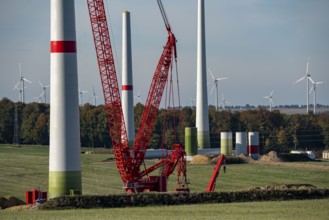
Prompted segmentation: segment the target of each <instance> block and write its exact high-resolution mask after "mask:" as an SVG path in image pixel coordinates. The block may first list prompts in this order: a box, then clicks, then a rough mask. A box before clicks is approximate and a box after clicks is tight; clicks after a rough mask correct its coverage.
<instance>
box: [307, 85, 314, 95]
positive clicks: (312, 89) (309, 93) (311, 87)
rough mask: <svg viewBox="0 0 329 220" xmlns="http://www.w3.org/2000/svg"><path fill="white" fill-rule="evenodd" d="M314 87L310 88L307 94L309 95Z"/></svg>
mask: <svg viewBox="0 0 329 220" xmlns="http://www.w3.org/2000/svg"><path fill="white" fill-rule="evenodd" d="M313 89H314V86H312V87H311V89H310V91H309V92H308V94H311V92H312V91H313Z"/></svg>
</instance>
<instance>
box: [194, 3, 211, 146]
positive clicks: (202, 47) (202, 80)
mask: <svg viewBox="0 0 329 220" xmlns="http://www.w3.org/2000/svg"><path fill="white" fill-rule="evenodd" d="M204 17H205V16H204V0H198V45H197V94H196V98H197V100H196V127H197V129H198V148H199V149H205V148H210V135H209V115H208V93H207V63H206V39H205V35H206V34H205V18H204Z"/></svg>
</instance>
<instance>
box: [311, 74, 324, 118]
mask: <svg viewBox="0 0 329 220" xmlns="http://www.w3.org/2000/svg"><path fill="white" fill-rule="evenodd" d="M309 79H310V81H311V83H312V85H313V86H312V87H311V89H310V92H309V94H311V92H312V90H313V93H314V96H313V101H314V104H313V114H315V107H316V87H317V86H318V85H321V84H323V83H327V81H324V82H315V81H314V80H313V79H312V78H311V77H309Z"/></svg>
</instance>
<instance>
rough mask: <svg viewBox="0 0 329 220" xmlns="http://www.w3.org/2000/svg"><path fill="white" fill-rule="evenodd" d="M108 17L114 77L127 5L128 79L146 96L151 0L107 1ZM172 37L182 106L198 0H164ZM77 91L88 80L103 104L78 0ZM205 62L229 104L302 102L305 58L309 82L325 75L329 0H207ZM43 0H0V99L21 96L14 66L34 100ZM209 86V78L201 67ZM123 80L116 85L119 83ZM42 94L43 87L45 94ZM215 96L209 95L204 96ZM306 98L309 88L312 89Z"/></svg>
mask: <svg viewBox="0 0 329 220" xmlns="http://www.w3.org/2000/svg"><path fill="white" fill-rule="evenodd" d="M106 2H107V8H108V12H109V13H110V17H109V15H108V19H109V21H110V22H109V23H110V26H111V30H112V35H111V37H112V39H111V41H112V45H113V47H114V48H115V51H114V53H115V54H116V56H115V61H116V69H117V72H118V78H119V79H120V81H121V31H122V28H121V27H122V11H123V10H129V11H130V12H131V25H132V53H133V80H134V91H135V95H136V93H137V92H138V91H140V96H141V100H142V102H145V100H146V95H147V92H148V89H149V86H150V82H151V79H152V75H153V73H154V70H155V67H156V65H157V62H158V59H159V58H160V55H161V53H162V50H163V46H164V45H165V43H166V40H167V33H166V30H165V26H164V24H163V21H162V17H161V14H160V11H159V9H158V6H157V3H156V0H138V1H137V0H124V1H123V0H112V1H110V0H108V1H106ZM162 2H163V5H164V7H165V10H166V12H167V16H168V19H169V22H170V24H171V26H172V30H173V32H174V34H175V35H176V38H177V41H178V42H177V47H178V49H177V50H178V70H179V80H180V90H181V102H182V105H190V104H191V100H190V97H192V98H195V96H196V85H195V82H196V42H197V25H196V24H197V0H179V1H177V0H163V1H162ZM75 4H76V28H77V44H78V71H79V73H78V74H79V88H80V89H81V90H88V91H90V93H89V94H84V102H85V101H90V96H91V91H92V87H93V86H95V90H96V93H97V95H98V96H100V98H99V99H98V100H97V102H98V103H103V97H102V93H101V85H100V77H99V74H98V67H97V63H96V57H95V49H94V46H93V40H92V37H91V28H90V22H89V17H88V16H89V15H88V9H87V5H86V1H85V0H76V1H75ZM205 10H206V40H207V42H206V45H207V67H208V68H210V69H211V70H212V72H213V73H214V74H215V76H217V77H224V76H226V77H229V79H227V80H225V81H221V82H220V83H219V95H220V96H222V94H224V95H225V99H226V100H227V101H229V102H230V104H231V105H245V104H251V105H266V104H267V100H266V99H264V98H263V97H264V96H267V95H269V94H270V92H271V91H272V90H274V94H273V101H274V104H275V105H280V104H299V105H302V104H305V103H306V81H302V82H300V83H299V84H297V85H293V84H292V82H294V81H296V80H297V79H299V78H301V77H302V76H303V75H304V74H305V69H306V58H307V57H310V70H309V72H310V73H311V76H312V78H313V79H314V80H315V81H328V82H329V1H328V0H233V1H228V0H227V1H223V0H205ZM49 41H50V1H45V0H1V7H0V74H1V79H0V98H2V97H7V98H10V99H11V100H14V101H16V100H18V92H17V91H14V90H13V87H14V85H15V84H16V83H17V81H18V80H19V67H18V66H19V63H21V65H22V72H23V76H25V77H26V78H27V79H29V80H31V81H32V82H33V83H32V84H27V87H28V88H27V89H26V100H27V102H32V101H37V100H36V99H34V98H33V97H36V96H39V94H40V93H41V87H40V85H39V83H38V81H41V82H42V83H43V84H45V85H48V84H49V83H50V82H49V80H50V66H49V61H50V54H49ZM207 77H208V82H209V83H210V84H209V89H208V90H209V93H210V89H211V87H212V84H211V83H212V82H213V81H212V79H211V76H210V75H209V74H207ZM120 84H121V82H120ZM47 92H48V95H49V90H48V91H47ZM208 100H209V104H214V103H215V93H213V94H212V95H210V94H209V99H208ZM317 101H318V103H321V104H325V105H329V83H327V84H322V85H320V86H319V87H318V88H317ZM310 103H313V94H312V95H311V96H310Z"/></svg>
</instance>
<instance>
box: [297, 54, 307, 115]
mask: <svg viewBox="0 0 329 220" xmlns="http://www.w3.org/2000/svg"><path fill="white" fill-rule="evenodd" d="M309 65H310V59H309V58H307V64H306V73H305V75H304V76H303V77H302V78H300V79H299V80H297V81H296V82H294V83H293V84H296V83H298V82H300V81H302V80H304V79H306V113H307V114H308V107H309V78H310V77H311V75H310V74H309V72H308V68H309Z"/></svg>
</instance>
